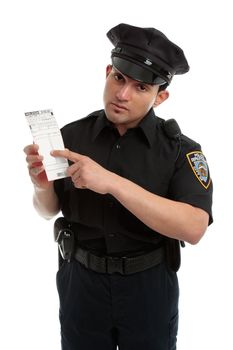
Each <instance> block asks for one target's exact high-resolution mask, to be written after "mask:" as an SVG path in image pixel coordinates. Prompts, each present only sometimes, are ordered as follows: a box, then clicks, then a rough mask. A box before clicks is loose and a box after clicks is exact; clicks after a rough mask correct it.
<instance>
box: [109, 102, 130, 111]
mask: <svg viewBox="0 0 233 350" xmlns="http://www.w3.org/2000/svg"><path fill="white" fill-rule="evenodd" d="M111 105H113V106H114V107H115V108H117V109H120V110H124V111H128V108H127V107H125V106H123V105H121V104H118V103H114V102H112V103H111Z"/></svg>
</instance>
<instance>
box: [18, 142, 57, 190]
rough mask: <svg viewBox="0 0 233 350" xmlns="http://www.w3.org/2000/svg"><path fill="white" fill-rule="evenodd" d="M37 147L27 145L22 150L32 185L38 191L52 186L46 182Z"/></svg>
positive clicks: (41, 158)
mask: <svg viewBox="0 0 233 350" xmlns="http://www.w3.org/2000/svg"><path fill="white" fill-rule="evenodd" d="M38 149H39V146H38V145H35V144H33V145H28V146H26V147H25V148H24V153H25V154H26V162H27V163H28V171H29V175H30V178H31V181H32V183H33V184H34V185H35V186H36V187H37V188H39V189H48V188H49V187H50V186H52V182H49V181H48V178H47V176H46V173H45V170H44V166H43V164H42V160H43V157H42V156H40V155H39V153H38Z"/></svg>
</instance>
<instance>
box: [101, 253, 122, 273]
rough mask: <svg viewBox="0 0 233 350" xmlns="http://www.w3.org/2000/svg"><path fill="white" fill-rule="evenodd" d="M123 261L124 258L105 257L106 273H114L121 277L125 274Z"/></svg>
mask: <svg viewBox="0 0 233 350" xmlns="http://www.w3.org/2000/svg"><path fill="white" fill-rule="evenodd" d="M125 260H126V257H120V258H118V257H114V256H107V257H106V271H107V273H109V274H113V273H115V272H118V273H120V274H122V275H124V274H125Z"/></svg>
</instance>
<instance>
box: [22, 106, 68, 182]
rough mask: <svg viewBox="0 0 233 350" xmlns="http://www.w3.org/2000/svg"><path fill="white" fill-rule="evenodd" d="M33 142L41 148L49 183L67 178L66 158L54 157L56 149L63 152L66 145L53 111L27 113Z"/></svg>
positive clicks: (40, 152) (40, 151)
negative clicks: (53, 152) (52, 152)
mask: <svg viewBox="0 0 233 350" xmlns="http://www.w3.org/2000/svg"><path fill="white" fill-rule="evenodd" d="M25 116H26V119H27V121H28V124H29V128H30V130H31V133H32V137H33V141H34V142H35V144H37V145H38V146H39V151H38V152H39V154H40V155H42V156H43V157H44V159H43V165H44V168H45V172H46V175H47V178H48V180H49V181H52V180H57V179H61V178H64V177H67V175H66V169H67V168H68V166H69V164H68V161H67V160H66V159H65V158H59V157H52V156H51V155H50V152H51V151H52V150H54V149H57V150H63V149H64V143H63V139H62V135H61V132H60V129H59V127H58V124H57V121H56V119H55V117H54V114H53V111H52V110H51V109H46V110H41V111H35V112H27V113H25Z"/></svg>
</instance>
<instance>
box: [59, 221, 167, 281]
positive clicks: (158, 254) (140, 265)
mask: <svg viewBox="0 0 233 350" xmlns="http://www.w3.org/2000/svg"><path fill="white" fill-rule="evenodd" d="M54 238H55V241H56V242H57V243H58V246H59V250H60V255H59V257H62V258H63V259H64V260H66V261H68V262H70V261H71V259H72V258H75V259H76V260H77V261H79V262H80V263H81V264H83V265H84V266H85V267H86V268H88V269H91V270H93V271H96V272H99V273H108V274H112V273H120V274H122V275H130V274H132V273H136V272H140V271H144V270H146V269H149V268H151V267H153V266H156V265H158V264H160V263H161V262H162V261H163V260H164V255H165V254H164V247H158V248H157V249H155V250H153V251H150V252H148V253H145V254H143V255H138V256H135V257H131V256H130V257H125V256H123V257H113V256H98V255H95V254H93V253H91V252H90V251H89V250H85V249H83V248H81V247H79V246H77V243H76V242H75V237H74V232H73V231H72V230H71V229H70V225H68V224H67V222H66V220H65V219H64V218H58V219H57V220H56V222H55V224H54ZM59 261H60V258H59Z"/></svg>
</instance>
